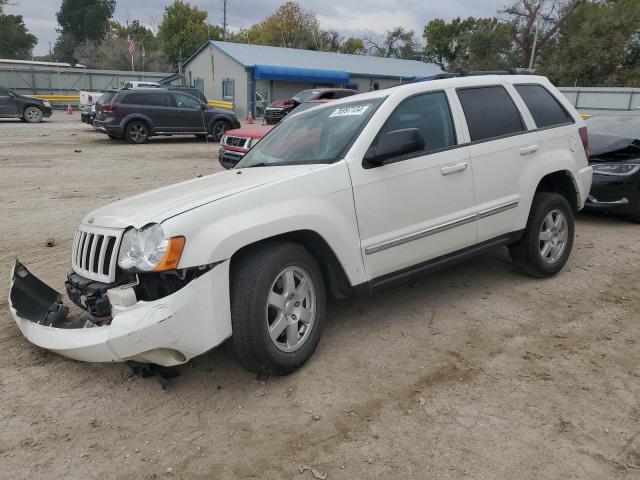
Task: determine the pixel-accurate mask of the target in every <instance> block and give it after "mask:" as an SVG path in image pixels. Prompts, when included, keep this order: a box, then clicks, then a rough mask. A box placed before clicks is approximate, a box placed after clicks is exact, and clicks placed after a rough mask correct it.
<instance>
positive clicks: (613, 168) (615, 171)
mask: <svg viewBox="0 0 640 480" xmlns="http://www.w3.org/2000/svg"><path fill="white" fill-rule="evenodd" d="M591 166H592V167H593V174H594V175H614V176H617V177H628V176H630V175H633V174H635V173H637V172H638V171H639V170H640V165H637V164H633V163H597V164H593V165H591Z"/></svg>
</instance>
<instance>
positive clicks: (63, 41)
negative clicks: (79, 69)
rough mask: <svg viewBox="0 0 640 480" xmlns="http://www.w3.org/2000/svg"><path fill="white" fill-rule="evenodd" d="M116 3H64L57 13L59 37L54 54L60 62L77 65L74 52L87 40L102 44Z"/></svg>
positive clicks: (112, 0) (108, 0)
mask: <svg viewBox="0 0 640 480" xmlns="http://www.w3.org/2000/svg"><path fill="white" fill-rule="evenodd" d="M115 8H116V0H62V4H61V5H60V10H58V12H57V13H56V19H57V20H58V25H59V27H60V28H59V29H58V33H59V34H60V36H59V37H58V40H57V41H56V45H55V49H54V53H55V56H56V58H58V59H59V60H64V61H69V62H74V61H75V58H74V57H73V51H74V50H75V48H76V46H78V45H79V44H80V43H82V42H84V41H85V40H93V41H99V40H102V39H103V38H104V37H105V35H106V34H107V31H108V26H109V20H110V19H111V17H112V16H113V12H114V11H115Z"/></svg>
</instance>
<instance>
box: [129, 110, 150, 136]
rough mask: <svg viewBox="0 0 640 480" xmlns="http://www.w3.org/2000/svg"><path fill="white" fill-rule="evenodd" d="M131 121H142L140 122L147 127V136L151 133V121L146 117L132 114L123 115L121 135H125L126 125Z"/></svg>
mask: <svg viewBox="0 0 640 480" xmlns="http://www.w3.org/2000/svg"><path fill="white" fill-rule="evenodd" d="M131 122H142V123H144V124H145V125H146V126H147V128H148V129H149V136H152V135H153V133H154V128H153V123H152V122H151V120H149V119H148V118H145V117H143V116H140V115H135V114H134V115H131V116H128V117H125V118H124V120H123V122H122V135H123V136H124V137H126V136H127V127H128V126H129V124H130V123H131Z"/></svg>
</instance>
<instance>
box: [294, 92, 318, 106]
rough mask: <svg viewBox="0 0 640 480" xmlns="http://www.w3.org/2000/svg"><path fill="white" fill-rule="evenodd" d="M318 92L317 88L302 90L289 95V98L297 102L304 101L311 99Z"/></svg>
mask: <svg viewBox="0 0 640 480" xmlns="http://www.w3.org/2000/svg"><path fill="white" fill-rule="evenodd" d="M318 93H320V92H318V90H302V91H301V92H298V93H296V94H295V95H294V96H293V97H291V100H293V101H294V102H298V103H302V102H306V101H307V100H312V99H313V98H314V97H315V96H316V95H318Z"/></svg>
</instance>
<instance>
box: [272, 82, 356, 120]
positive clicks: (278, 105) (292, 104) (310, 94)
mask: <svg viewBox="0 0 640 480" xmlns="http://www.w3.org/2000/svg"><path fill="white" fill-rule="evenodd" d="M357 94H358V91H357V90H351V89H349V88H312V89H310V90H302V91H300V92H298V93H296V94H295V95H294V96H293V97H291V98H290V99H287V100H278V101H276V102H273V103H270V104H269V106H268V107H267V108H265V110H264V121H265V123H266V124H267V125H275V124H276V123H278V122H279V121H280V120H282V119H283V118H284V117H285V116H286V115H287V114H289V113H290V112H291V110H293V109H294V108H296V107H297V106H298V105H300V104H301V103H304V102H310V101H313V100H337V99H338V98H344V97H350V96H351V95H357Z"/></svg>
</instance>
